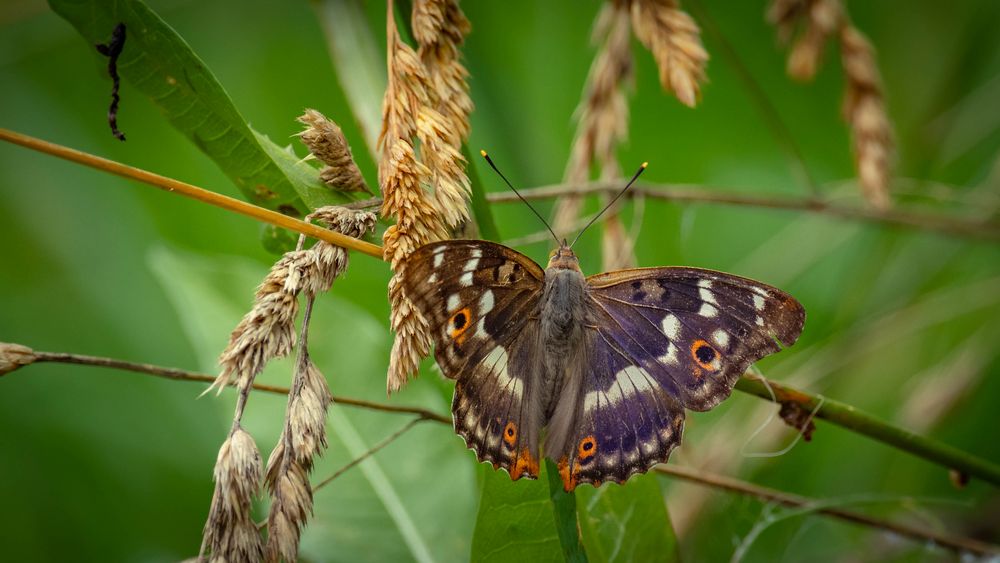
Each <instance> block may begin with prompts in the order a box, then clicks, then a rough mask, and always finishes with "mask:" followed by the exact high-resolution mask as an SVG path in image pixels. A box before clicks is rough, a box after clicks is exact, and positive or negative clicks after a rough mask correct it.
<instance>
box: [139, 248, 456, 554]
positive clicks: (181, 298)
mask: <svg viewBox="0 0 1000 563" xmlns="http://www.w3.org/2000/svg"><path fill="white" fill-rule="evenodd" d="M150 265H151V268H152V270H153V271H154V273H155V275H156V276H157V277H158V278H159V279H160V281H161V283H162V285H163V287H164V290H165V291H166V293H167V295H168V296H169V298H170V300H171V302H172V303H173V304H174V307H175V310H176V313H177V315H178V316H179V317H180V320H181V324H182V326H183V327H184V329H185V333H186V334H187V336H188V338H189V340H190V343H191V346H192V347H193V348H194V350H195V351H196V352H197V354H196V355H197V357H198V358H199V361H200V363H201V369H202V370H205V371H209V372H211V371H212V370H214V369H215V363H216V357H217V356H218V354H219V352H221V351H222V348H223V347H224V346H225V344H226V342H227V341H228V335H229V333H230V331H231V330H232V329H233V327H234V326H236V323H238V322H239V320H240V318H241V317H242V315H243V314H244V313H246V311H247V310H249V308H250V305H251V304H252V300H253V292H254V288H255V287H256V285H257V284H258V283H260V280H261V279H262V278H263V277H264V275H265V274H266V268H265V267H263V266H262V265H261V264H259V263H255V262H252V261H249V260H246V259H242V258H238V257H226V256H222V257H218V256H213V257H211V258H207V257H204V256H198V255H193V254H186V253H181V252H178V251H173V250H168V249H166V248H158V249H156V250H154V251H153V252H152V254H151V256H150ZM336 291H337V285H334V289H333V292H332V293H329V294H324V295H321V296H319V297H318V298H317V300H316V304H315V306H314V310H313V315H312V319H313V320H312V323H311V324H310V331H309V342H310V347H309V352H310V356H311V357H312V359H313V360H314V361H315V362H316V365H317V366H319V368H320V370H321V371H322V372H323V374H324V375H325V376H326V378H327V381H328V382H329V385H330V389H331V391H332V392H333V393H334V394H335V395H344V396H348V397H352V398H358V399H364V400H368V401H375V402H384V401H385V379H384V378H385V373H386V368H387V365H386V364H387V361H388V357H389V347H390V339H389V331H388V329H387V328H386V327H385V326H384V323H382V322H380V321H378V320H376V319H375V318H374V317H373V316H372V315H371V314H369V313H367V312H366V311H364V310H363V309H361V308H359V307H358V306H356V305H355V304H353V303H351V302H350V301H348V300H346V299H344V298H343V297H341V296H339V295H337V294H336ZM290 373H291V361H289V360H282V361H278V362H272V363H271V364H270V365H269V366H268V368H267V369H266V370H265V371H264V373H263V374H261V376H259V377H258V381H259V382H262V383H270V384H276V385H286V386H287V385H288V384H289V380H290ZM447 386H448V384H447V382H444V381H442V380H441V378H434V377H422V378H420V379H417V380H415V381H412V382H411V383H410V384H409V385H408V386H407V387H406V389H404V390H403V391H402V392H400V393H399V394H397V395H395V396H394V397H393V402H394V403H395V404H399V405H417V406H421V407H424V408H427V409H430V410H432V411H435V412H441V413H445V412H448V402H447V400H446V399H445V398H444V394H443V393H442V387H447ZM201 389H202V387H198V386H193V388H192V392H191V398H192V404H191V405H192V406H191V408H202V409H206V408H208V409H213V410H216V411H217V412H218V416H219V421H220V424H219V426H218V427H217V428H214V429H213V428H208V429H205V432H211V433H214V434H216V435H217V436H218V439H219V443H220V444H221V442H222V440H223V439H224V437H225V432H226V429H227V428H228V427H229V422H228V420H229V419H230V418H231V416H232V412H233V405H234V400H235V394H234V393H231V392H229V391H227V392H224V393H223V394H222V396H221V397H214V396H209V397H204V398H201V399H200V400H198V402H194V399H195V397H196V396H197V394H198V393H199V392H200V391H201ZM285 403H286V399H285V397H284V396H280V395H273V394H266V393H259V392H255V393H253V394H251V397H250V401H249V403H248V406H247V412H246V415H245V418H244V426H245V427H246V428H247V429H248V431H249V432H250V433H251V435H252V436H253V437H254V439H255V440H256V442H257V446H258V447H259V448H260V450H261V454H262V456H263V457H264V458H265V459H266V457H267V455H268V453H269V452H270V450H271V449H272V447H273V444H275V443H276V442H277V439H278V434H279V432H280V430H281V427H282V424H283V418H284V410H285ZM411 419H412V417H411V416H409V415H401V414H392V413H385V412H377V411H371V410H367V409H359V408H351V407H346V406H339V405H337V404H334V405H332V406H331V408H330V413H329V416H328V424H327V432H328V438H329V442H330V446H329V449H328V450H327V451H326V453H325V454H324V455H323V457H322V458H320V459H318V460H317V461H316V467H315V469H314V470H313V474H312V478H311V481H312V482H314V483H315V482H318V481H320V480H322V479H324V478H326V477H328V476H329V475H331V474H333V473H334V471H336V470H337V469H338V468H340V467H342V466H343V465H345V464H346V463H347V462H349V461H350V460H352V459H354V458H356V457H359V456H360V455H361V454H362V453H364V452H365V451H367V450H368V449H369V448H370V447H371V446H373V445H374V444H376V443H378V442H380V441H381V440H383V439H384V438H385V437H386V436H388V435H390V434H392V433H393V432H394V431H396V430H398V429H399V428H400V427H402V426H403V425H405V424H406V423H407V422H409V421H410V420H411ZM460 443H461V440H460V439H459V438H458V437H457V436H455V434H454V432H453V431H452V430H451V428H450V427H449V426H447V425H444V424H436V423H433V422H424V423H421V424H418V425H417V426H416V427H414V428H413V429H412V430H410V431H409V432H407V433H406V434H404V435H403V436H402V437H400V438H399V439H398V440H396V441H395V442H393V443H392V444H390V445H389V446H387V447H386V448H385V449H383V450H381V451H380V452H378V453H376V454H375V455H374V456H372V457H371V458H369V459H367V460H365V461H363V462H361V463H360V464H359V465H358V466H357V467H355V468H353V469H351V470H349V471H347V472H346V473H344V474H343V475H341V476H340V477H338V478H337V479H336V480H334V481H332V482H331V483H330V484H329V485H327V486H326V487H324V488H323V489H320V490H319V491H317V492H316V494H315V514H314V516H313V517H312V518H310V519H309V522H308V524H307V527H306V531H305V533H304V535H303V538H302V544H301V556H302V559H303V560H304V561H421V562H425V561H464V560H467V558H468V553H469V538H470V537H471V536H472V522H473V515H474V512H475V494H476V492H475V491H476V486H475V479H474V465H473V464H472V463H471V459H472V458H471V456H469V455H468V452H467V451H466V450H465V449H464V448H462V447H460ZM202 471H203V474H204V478H205V481H206V482H209V481H210V480H211V472H212V468H211V467H210V466H206V467H203V468H202ZM208 501H209V499H207V498H206V499H205V503H206V504H205V506H206V508H207V506H208ZM257 516H258V518H263V517H264V513H259V514H258V515H257ZM197 547H198V546H197V544H195V545H192V550H196V549H197Z"/></svg>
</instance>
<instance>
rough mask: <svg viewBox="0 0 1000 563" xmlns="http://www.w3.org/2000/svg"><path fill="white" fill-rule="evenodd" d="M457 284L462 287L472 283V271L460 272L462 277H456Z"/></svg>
mask: <svg viewBox="0 0 1000 563" xmlns="http://www.w3.org/2000/svg"><path fill="white" fill-rule="evenodd" d="M458 285H460V286H462V287H469V286H470V285H472V272H468V273H465V274H462V277H460V278H458Z"/></svg>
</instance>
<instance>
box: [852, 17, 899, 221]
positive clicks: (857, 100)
mask: <svg viewBox="0 0 1000 563" xmlns="http://www.w3.org/2000/svg"><path fill="white" fill-rule="evenodd" d="M840 58H841V61H842V62H843V66H844V76H845V78H846V79H847V86H846V93H845V94H844V119H845V120H846V121H847V123H848V124H849V125H850V126H851V132H852V134H853V140H854V161H855V166H856V167H857V169H858V182H859V183H860V184H861V190H862V193H863V194H864V196H865V199H866V200H868V203H870V204H871V205H872V207H874V208H875V209H882V210H884V209H888V208H889V206H890V204H891V201H890V197H889V180H890V175H891V164H892V153H893V139H892V126H891V125H890V124H889V116H888V115H887V113H886V110H885V103H884V102H883V95H882V79H881V76H880V74H879V71H878V66H877V65H876V64H875V49H874V48H872V45H871V43H869V42H868V40H867V39H866V38H865V36H864V35H862V34H861V32H860V31H858V30H857V28H855V27H854V26H852V25H845V26H844V27H843V28H842V29H841V30H840Z"/></svg>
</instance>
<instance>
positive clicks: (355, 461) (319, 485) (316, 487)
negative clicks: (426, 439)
mask: <svg viewBox="0 0 1000 563" xmlns="http://www.w3.org/2000/svg"><path fill="white" fill-rule="evenodd" d="M425 420H436V419H431V418H427V417H423V416H418V417H416V418H414V419H413V420H411V421H409V422H407V423H406V424H405V425H403V427H402V428H400V429H399V430H397V431H395V432H393V433H392V434H390V435H388V436H386V437H385V438H384V439H383V440H382V441H381V442H379V443H377V444H375V445H374V446H372V447H371V448H368V451H366V452H365V453H363V454H361V455H359V456H358V457H356V458H354V459H352V460H351V461H349V462H347V464H346V465H344V466H343V467H341V468H340V469H338V470H336V471H334V472H333V474H332V475H330V476H329V477H327V478H326V479H323V480H322V481H320V482H319V483H316V484H315V485H313V488H312V490H313V492H314V493H315V492H316V491H318V490H320V489H322V488H323V487H325V486H327V485H329V484H330V482H331V481H333V480H334V479H336V478H337V477H340V476H341V475H343V474H344V473H346V472H347V471H348V470H349V469H351V468H352V467H354V466H356V465H358V464H359V463H361V462H362V461H364V460H366V459H368V458H370V457H371V456H373V455H375V454H376V453H378V451H379V450H381V449H382V448H384V447H386V446H388V445H389V444H391V443H393V442H395V441H396V439H397V438H399V437H400V436H402V435H403V434H406V432H407V431H409V430H410V429H411V428H413V427H414V426H416V425H417V424H418V423H420V422H423V421H425Z"/></svg>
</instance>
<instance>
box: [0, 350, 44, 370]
mask: <svg viewBox="0 0 1000 563" xmlns="http://www.w3.org/2000/svg"><path fill="white" fill-rule="evenodd" d="M37 359H38V357H37V356H36V355H35V351H34V350H32V349H31V348H28V347H27V346H22V345H21V344H13V343H10V342H0V375H7V374H8V373H10V372H12V371H14V370H16V369H19V368H21V367H22V366H26V365H29V364H33V363H35V360H37Z"/></svg>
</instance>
